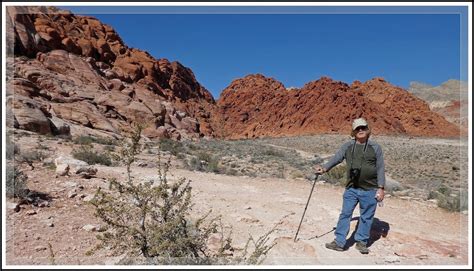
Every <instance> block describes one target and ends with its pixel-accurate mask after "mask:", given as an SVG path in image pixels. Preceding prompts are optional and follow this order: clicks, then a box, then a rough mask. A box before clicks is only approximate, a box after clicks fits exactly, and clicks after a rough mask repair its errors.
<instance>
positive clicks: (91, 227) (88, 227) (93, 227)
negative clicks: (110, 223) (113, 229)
mask: <svg viewBox="0 0 474 271" xmlns="http://www.w3.org/2000/svg"><path fill="white" fill-rule="evenodd" d="M82 229H83V230H85V231H100V229H101V228H100V225H91V224H87V225H85V226H84V227H82Z"/></svg>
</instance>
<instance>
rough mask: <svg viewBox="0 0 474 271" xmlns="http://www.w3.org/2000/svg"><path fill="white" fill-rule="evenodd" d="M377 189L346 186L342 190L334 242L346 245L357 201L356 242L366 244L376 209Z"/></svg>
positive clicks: (342, 245)
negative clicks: (357, 222)
mask: <svg viewBox="0 0 474 271" xmlns="http://www.w3.org/2000/svg"><path fill="white" fill-rule="evenodd" d="M376 193H377V190H376V189H374V190H363V189H360V188H352V187H351V188H347V189H346V191H345V192H344V196H343V202H342V210H341V214H340V215H339V221H338V222H337V227H336V231H335V235H336V243H337V244H338V245H339V246H341V247H344V246H345V245H346V236H347V234H348V233H349V229H350V223H351V219H352V213H353V212H354V209H355V207H356V205H357V203H359V208H360V217H359V225H358V227H357V231H356V233H355V236H354V239H355V241H356V242H362V243H364V244H367V243H368V241H369V237H370V228H371V226H372V221H373V218H374V215H375V210H376V209H377V199H376V198H375V194H376Z"/></svg>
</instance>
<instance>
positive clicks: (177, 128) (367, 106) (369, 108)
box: [6, 7, 459, 139]
mask: <svg viewBox="0 0 474 271" xmlns="http://www.w3.org/2000/svg"><path fill="white" fill-rule="evenodd" d="M6 22H7V25H6V27H7V33H6V34H7V43H8V44H7V45H8V46H9V47H7V57H8V58H7V66H8V67H9V68H8V71H7V107H8V108H7V112H8V113H9V116H8V117H7V122H8V124H9V125H11V126H15V127H18V128H22V129H28V130H32V131H36V132H38V133H53V134H55V133H59V132H60V131H62V132H65V131H70V132H71V133H81V132H87V133H91V132H92V131H101V132H102V133H108V134H120V133H122V132H123V131H129V130H130V129H131V127H132V125H133V124H134V123H136V122H140V123H144V124H146V125H148V126H147V128H146V129H145V130H144V134H145V135H146V136H148V137H150V138H161V137H170V138H174V139H180V138H183V137H198V136H222V137H225V138H252V137H263V136H292V135H302V134H316V133H347V134H349V133H350V123H351V121H352V120H353V119H354V118H357V117H365V118H367V119H368V120H369V122H370V123H371V124H372V127H373V131H374V133H377V134H408V135H416V136H444V137H450V136H457V135H459V129H458V128H457V127H456V126H454V125H452V124H450V123H448V122H447V121H446V120H445V119H444V118H442V117H440V116H439V115H438V114H435V113H433V112H432V111H430V109H429V107H428V105H427V104H426V103H425V102H423V101H422V100H420V99H418V98H416V97H415V96H413V95H411V94H410V93H408V92H407V91H405V90H404V89H401V88H398V87H395V86H393V85H391V84H389V83H387V82H385V81H384V80H383V79H380V78H375V79H372V80H369V81H367V82H365V83H362V82H359V81H356V82H354V83H353V84H352V85H350V86H349V85H348V84H346V83H343V82H338V81H334V80H332V79H330V78H326V77H323V78H321V79H319V80H317V81H313V82H310V83H308V84H306V85H305V86H303V87H302V88H301V89H286V88H285V87H284V86H283V84H282V83H280V82H278V81H276V80H275V79H273V78H266V77H264V76H263V75H259V74H257V75H249V76H246V77H245V78H242V79H237V80H235V81H233V82H232V83H231V84H230V85H229V86H228V87H227V88H226V89H225V90H224V91H223V92H222V94H221V97H220V99H219V101H218V103H217V105H216V103H215V101H214V99H213V97H212V96H211V94H210V93H209V91H207V90H206V89H205V88H204V87H203V86H201V85H200V84H199V82H197V80H196V78H195V76H194V74H193V72H192V71H191V70H190V69H189V68H186V67H184V66H183V65H181V64H180V63H179V62H169V61H168V60H167V59H164V58H162V59H155V58H153V57H152V56H151V55H150V54H148V53H147V52H144V51H141V50H138V49H133V48H129V47H128V46H127V45H125V44H124V43H123V41H122V39H121V38H120V37H119V35H118V34H117V33H116V32H115V31H114V30H113V29H112V28H111V27H110V26H108V25H105V24H102V23H101V22H100V21H98V20H97V19H95V18H93V17H88V16H77V15H74V14H72V13H70V12H67V11H62V10H57V9H55V8H51V7H50V8H47V7H7V18H6ZM13 41H14V42H13ZM13 44H14V47H13V48H12V45H13ZM13 94H14V95H13ZM68 125H69V126H71V127H72V128H71V129H69V128H68Z"/></svg>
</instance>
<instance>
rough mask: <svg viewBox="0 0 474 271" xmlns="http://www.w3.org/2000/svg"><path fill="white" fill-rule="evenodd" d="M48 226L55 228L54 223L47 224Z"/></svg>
mask: <svg viewBox="0 0 474 271" xmlns="http://www.w3.org/2000/svg"><path fill="white" fill-rule="evenodd" d="M46 225H48V227H54V223H53V222H51V221H50V222H47V223H46Z"/></svg>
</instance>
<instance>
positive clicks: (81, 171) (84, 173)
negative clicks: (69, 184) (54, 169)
mask: <svg viewBox="0 0 474 271" xmlns="http://www.w3.org/2000/svg"><path fill="white" fill-rule="evenodd" d="M76 174H78V175H79V176H81V177H82V178H85V179H90V178H92V177H94V176H95V175H96V174H97V168H95V167H80V168H78V169H77V170H76Z"/></svg>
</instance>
